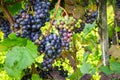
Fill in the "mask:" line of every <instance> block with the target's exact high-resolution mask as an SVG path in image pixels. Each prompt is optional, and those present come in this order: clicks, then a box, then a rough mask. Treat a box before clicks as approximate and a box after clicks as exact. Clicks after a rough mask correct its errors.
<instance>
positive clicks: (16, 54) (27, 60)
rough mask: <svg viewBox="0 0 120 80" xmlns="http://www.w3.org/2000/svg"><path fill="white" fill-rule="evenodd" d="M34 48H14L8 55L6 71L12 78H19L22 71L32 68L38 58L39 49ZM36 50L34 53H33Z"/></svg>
mask: <svg viewBox="0 0 120 80" xmlns="http://www.w3.org/2000/svg"><path fill="white" fill-rule="evenodd" d="M29 45H32V47H28V46H26V47H18V46H16V47H13V48H12V50H10V51H9V52H8V53H7V55H6V60H5V70H6V71H7V73H8V75H10V76H11V77H15V78H17V77H19V76H21V75H22V70H23V69H26V68H27V67H28V66H30V65H31V64H32V63H33V62H34V60H35V58H36V57H37V49H36V47H35V45H33V44H30V42H29ZM33 50H34V51H33Z"/></svg>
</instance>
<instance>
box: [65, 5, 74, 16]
mask: <svg viewBox="0 0 120 80" xmlns="http://www.w3.org/2000/svg"><path fill="white" fill-rule="evenodd" d="M74 8H75V6H74V5H68V4H65V10H66V11H67V12H68V14H72V12H73V10H74Z"/></svg>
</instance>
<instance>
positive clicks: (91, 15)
mask: <svg viewBox="0 0 120 80" xmlns="http://www.w3.org/2000/svg"><path fill="white" fill-rule="evenodd" d="M97 16H98V11H95V12H92V13H91V12H90V11H86V13H85V17H86V20H85V22H86V23H91V24H92V23H93V22H94V21H95V20H96V19H97Z"/></svg>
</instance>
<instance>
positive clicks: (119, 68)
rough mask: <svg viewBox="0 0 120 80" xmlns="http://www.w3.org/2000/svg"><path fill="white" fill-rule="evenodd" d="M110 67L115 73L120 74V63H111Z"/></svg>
mask: <svg viewBox="0 0 120 80" xmlns="http://www.w3.org/2000/svg"><path fill="white" fill-rule="evenodd" d="M110 66H111V70H112V71H113V72H114V73H120V62H115V61H113V62H111V63H110Z"/></svg>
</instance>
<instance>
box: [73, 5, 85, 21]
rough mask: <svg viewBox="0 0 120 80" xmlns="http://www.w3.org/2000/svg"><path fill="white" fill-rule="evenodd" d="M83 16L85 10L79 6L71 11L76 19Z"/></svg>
mask: <svg viewBox="0 0 120 80" xmlns="http://www.w3.org/2000/svg"><path fill="white" fill-rule="evenodd" d="M84 14H85V8H84V7H82V6H80V5H75V8H74V10H73V17H74V18H76V19H79V18H83V17H84Z"/></svg>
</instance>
